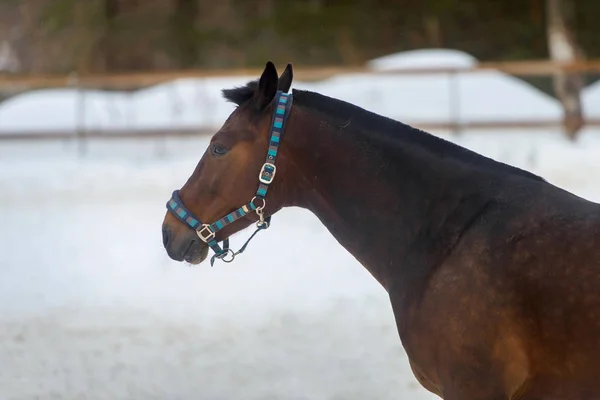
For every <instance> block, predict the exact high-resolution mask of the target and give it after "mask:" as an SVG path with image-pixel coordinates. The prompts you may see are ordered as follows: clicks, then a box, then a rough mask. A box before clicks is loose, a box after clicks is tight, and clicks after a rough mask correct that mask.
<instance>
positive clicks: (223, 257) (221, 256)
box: [217, 249, 235, 263]
mask: <svg viewBox="0 0 600 400" xmlns="http://www.w3.org/2000/svg"><path fill="white" fill-rule="evenodd" d="M228 254H231V259H229V260H228V259H226V258H225V257H227V255H228ZM217 258H218V259H219V260H221V261H223V262H226V263H230V262H232V261H233V259H234V258H235V253H234V252H233V250H231V249H227V250H225V252H224V253H221V254H219V255H218V256H217Z"/></svg>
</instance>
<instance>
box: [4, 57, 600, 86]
mask: <svg viewBox="0 0 600 400" xmlns="http://www.w3.org/2000/svg"><path fill="white" fill-rule="evenodd" d="M489 71H499V72H504V73H507V74H512V75H517V76H523V77H525V76H551V75H553V74H555V73H559V72H563V73H575V72H579V73H588V74H589V73H597V74H600V59H599V60H588V61H584V62H578V63H556V62H552V61H548V60H530V61H507V62H482V63H479V64H477V65H476V66H473V67H465V68H401V69H391V70H376V69H372V68H368V67H366V66H365V67H295V69H294V77H295V79H298V80H304V81H318V80H322V79H327V78H329V77H332V76H334V75H347V74H366V73H368V74H371V75H433V74H446V75H448V74H456V73H478V72H489ZM261 73H262V69H224V70H220V69H208V70H180V71H165V72H160V71H159V72H135V73H120V74H82V75H78V74H76V73H71V74H66V75H18V74H0V88H4V89H10V88H16V89H18V90H22V88H26V89H34V88H44V87H74V86H77V87H86V88H94V87H101V88H110V89H132V88H141V87H145V86H151V85H155V84H159V83H163V82H168V81H172V80H175V79H181V78H216V77H231V76H250V77H258V76H260V74H261Z"/></svg>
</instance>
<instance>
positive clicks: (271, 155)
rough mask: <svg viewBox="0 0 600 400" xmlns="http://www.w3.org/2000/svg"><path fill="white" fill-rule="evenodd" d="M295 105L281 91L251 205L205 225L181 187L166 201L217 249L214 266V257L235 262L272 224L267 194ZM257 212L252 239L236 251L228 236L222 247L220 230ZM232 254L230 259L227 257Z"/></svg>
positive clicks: (181, 218) (180, 217)
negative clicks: (187, 203) (182, 195)
mask: <svg viewBox="0 0 600 400" xmlns="http://www.w3.org/2000/svg"><path fill="white" fill-rule="evenodd" d="M291 108H292V94H288V93H284V92H282V91H278V92H277V94H276V95H275V112H274V113H273V118H272V121H271V140H270V141H269V148H268V150H267V159H266V161H265V163H264V164H263V166H262V168H261V169H260V172H259V174H258V181H259V183H258V189H257V191H256V195H255V196H254V197H253V198H252V200H250V202H249V203H248V204H245V205H243V206H241V207H240V208H238V209H237V210H235V211H233V212H231V213H229V214H227V215H226V216H224V217H223V218H221V219H219V220H217V221H215V222H213V223H212V224H205V223H202V222H201V221H200V219H199V218H198V217H196V216H195V215H194V214H193V213H192V212H191V211H190V210H188V209H187V208H186V207H185V206H184V205H183V201H181V198H180V197H179V190H175V191H174V192H173V194H172V196H171V199H169V201H168V202H167V210H169V211H170V212H171V213H172V214H173V215H175V217H177V219H179V220H180V221H181V222H183V223H184V224H186V225H187V226H189V227H190V228H192V229H194V230H195V231H196V234H197V235H198V237H199V238H200V240H202V241H203V242H204V243H206V244H207V245H208V246H210V248H211V249H212V250H213V251H214V252H215V254H214V255H213V256H212V258H211V259H210V265H211V266H212V265H214V262H215V259H220V260H222V261H225V262H227V263H229V262H232V261H233V259H234V258H235V256H237V255H238V254H240V253H242V252H243V251H244V250H245V249H246V246H247V245H248V243H249V242H250V240H252V238H253V237H254V235H256V234H257V233H258V232H259V231H261V230H263V229H267V228H268V227H269V225H270V223H271V217H270V216H268V217H266V218H265V216H264V214H263V210H264V208H265V206H266V204H267V203H266V200H265V197H266V196H267V190H268V189H269V185H270V184H271V183H272V182H273V179H274V178H275V173H276V172H277V168H276V167H275V159H276V158H277V150H278V149H279V144H280V141H281V138H282V137H283V132H284V129H285V123H286V120H287V118H288V116H289V114H290V110H291ZM252 212H255V213H256V214H257V215H258V221H257V222H256V228H257V229H256V231H255V232H254V233H253V234H252V235H251V236H250V238H249V239H248V240H247V241H246V243H244V245H243V246H242V247H241V248H240V250H238V251H237V252H234V251H233V250H231V249H230V248H229V238H227V239H225V240H223V248H221V246H219V243H218V242H217V241H216V239H215V237H216V234H217V232H218V231H219V230H221V229H223V228H224V227H225V226H226V225H229V224H231V223H232V222H234V221H235V220H237V219H238V218H241V217H243V216H245V215H247V214H249V213H252ZM228 254H230V255H231V258H226V256H227V255H228Z"/></svg>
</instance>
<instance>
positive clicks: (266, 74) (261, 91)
mask: <svg viewBox="0 0 600 400" xmlns="http://www.w3.org/2000/svg"><path fill="white" fill-rule="evenodd" d="M278 81H279V78H278V77H277V69H276V68H275V64H273V63H272V62H271V61H269V62H267V65H266V66H265V70H264V71H263V73H262V75H261V76H260V80H259V81H258V88H257V89H256V92H255V93H254V105H255V107H256V110H257V111H262V110H263V109H264V108H265V107H266V106H268V105H269V104H270V103H271V101H273V99H274V98H275V94H276V93H277V83H278Z"/></svg>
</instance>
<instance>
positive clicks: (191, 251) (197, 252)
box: [183, 240, 208, 265]
mask: <svg viewBox="0 0 600 400" xmlns="http://www.w3.org/2000/svg"><path fill="white" fill-rule="evenodd" d="M206 257H208V246H207V245H206V243H204V242H201V241H196V240H194V241H193V242H191V243H190V247H188V249H187V251H186V252H185V254H184V256H183V259H184V260H185V261H186V262H188V263H190V264H192V265H198V264H200V263H201V262H202V261H204V260H206Z"/></svg>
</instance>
